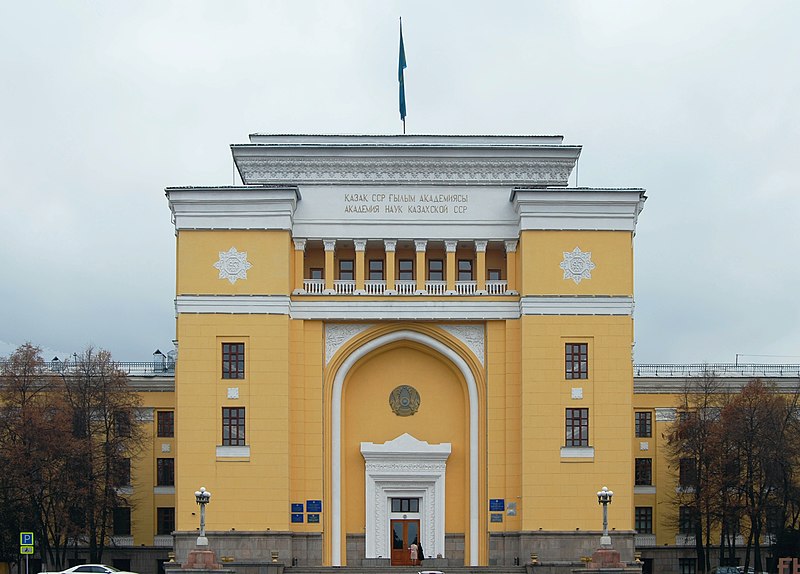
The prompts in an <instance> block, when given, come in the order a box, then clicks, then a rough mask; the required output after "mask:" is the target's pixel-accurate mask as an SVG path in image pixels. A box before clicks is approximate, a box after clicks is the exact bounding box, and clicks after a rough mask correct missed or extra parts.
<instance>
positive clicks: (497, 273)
mask: <svg viewBox="0 0 800 574" xmlns="http://www.w3.org/2000/svg"><path fill="white" fill-rule="evenodd" d="M486 279H487V280H488V281H502V280H503V273H502V270H500V269H487V270H486Z"/></svg>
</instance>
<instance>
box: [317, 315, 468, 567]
mask: <svg viewBox="0 0 800 574" xmlns="http://www.w3.org/2000/svg"><path fill="white" fill-rule="evenodd" d="M397 341H413V342H416V343H419V344H421V345H425V346H427V347H429V348H431V349H433V350H435V351H437V352H438V353H439V354H441V355H442V356H444V357H446V358H447V359H449V360H450V361H451V362H452V363H453V365H455V367H456V368H457V369H458V370H459V372H460V373H461V375H462V376H463V377H464V381H465V382H466V385H467V391H468V396H469V565H470V566H477V565H478V549H479V530H478V524H479V523H478V508H479V507H478V385H477V382H476V380H475V376H474V374H473V373H472V370H471V369H470V367H469V365H468V364H467V362H466V361H465V360H464V359H463V358H462V357H461V356H460V355H459V354H458V353H457V352H456V351H454V350H453V349H451V348H450V347H448V346H447V345H445V344H444V343H442V342H441V341H438V340H437V339H434V338H433V337H431V336H429V335H425V334H423V333H419V332H416V331H410V330H401V331H394V332H392V333H387V334H386V335H382V336H380V337H376V338H375V339H372V340H371V341H368V342H366V343H364V344H363V345H362V346H360V347H358V348H357V349H355V350H354V351H353V352H352V353H351V354H350V355H349V356H348V357H347V358H346V359H345V360H344V361H343V362H342V365H341V366H340V367H339V370H338V371H337V372H336V376H335V377H334V380H333V396H332V399H331V498H332V500H331V564H332V565H333V566H341V565H342V445H341V441H342V391H343V389H344V381H345V379H346V378H347V375H348V373H349V372H350V369H352V368H353V366H354V365H356V363H358V361H359V360H360V359H362V358H363V357H365V356H366V355H368V354H369V353H371V352H372V351H374V350H376V349H379V348H380V347H383V346H384V345H388V344H390V343H394V342H397Z"/></svg>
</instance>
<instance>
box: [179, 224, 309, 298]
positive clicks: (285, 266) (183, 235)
mask: <svg viewBox="0 0 800 574" xmlns="http://www.w3.org/2000/svg"><path fill="white" fill-rule="evenodd" d="M177 245H178V253H177V265H178V272H177V291H178V295H188V294H200V295H222V294H241V295H261V294H270V295H279V294H282V295H286V294H288V293H290V292H291V289H292V285H291V281H292V269H293V267H292V265H293V258H292V254H293V253H294V246H293V245H292V244H291V241H290V237H289V232H288V231H181V232H180V233H179V234H178V238H177ZM231 247H235V248H236V250H237V251H238V252H242V251H246V252H247V261H248V262H249V263H250V264H251V265H252V267H250V269H248V271H247V280H246V281H236V282H235V283H231V282H230V281H228V280H227V279H220V278H219V273H218V271H217V269H216V268H214V264H215V263H216V262H217V261H218V260H219V253H220V252H222V251H228V250H229V249H230V248H231Z"/></svg>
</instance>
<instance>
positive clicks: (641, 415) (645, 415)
mask: <svg viewBox="0 0 800 574" xmlns="http://www.w3.org/2000/svg"><path fill="white" fill-rule="evenodd" d="M635 417H636V418H635V420H634V428H635V430H636V436H637V437H642V438H644V437H651V436H653V413H651V412H650V411H639V412H637V413H636V414H635Z"/></svg>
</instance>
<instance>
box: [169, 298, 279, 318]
mask: <svg viewBox="0 0 800 574" xmlns="http://www.w3.org/2000/svg"><path fill="white" fill-rule="evenodd" d="M289 310H290V300H289V297H288V296H287V295H178V297H177V298H176V299H175V312H176V313H178V314H181V313H189V314H190V313H220V314H226V313H227V314H230V313H240V314H252V315H288V314H289Z"/></svg>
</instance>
